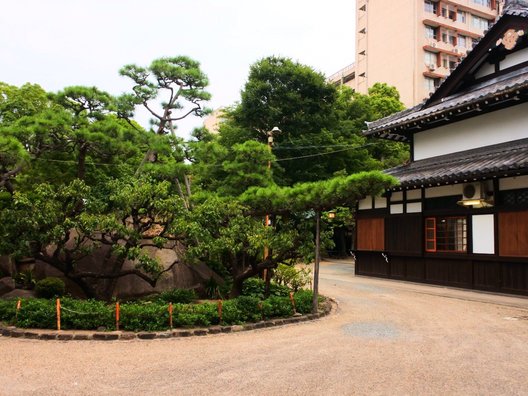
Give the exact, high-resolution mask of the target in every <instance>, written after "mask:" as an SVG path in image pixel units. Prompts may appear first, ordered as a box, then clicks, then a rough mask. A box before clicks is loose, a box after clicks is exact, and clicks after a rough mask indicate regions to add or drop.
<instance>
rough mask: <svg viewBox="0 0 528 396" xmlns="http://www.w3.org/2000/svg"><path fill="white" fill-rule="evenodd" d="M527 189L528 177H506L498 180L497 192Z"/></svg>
mask: <svg viewBox="0 0 528 396" xmlns="http://www.w3.org/2000/svg"><path fill="white" fill-rule="evenodd" d="M519 188H528V176H516V177H507V178H505V179H500V180H499V190H501V191H504V190H517V189H519Z"/></svg>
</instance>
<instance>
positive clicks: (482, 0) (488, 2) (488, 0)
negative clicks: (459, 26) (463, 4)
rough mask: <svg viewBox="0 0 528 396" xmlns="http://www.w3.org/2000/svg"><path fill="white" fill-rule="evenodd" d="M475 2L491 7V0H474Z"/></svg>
mask: <svg viewBox="0 0 528 396" xmlns="http://www.w3.org/2000/svg"><path fill="white" fill-rule="evenodd" d="M473 3H475V4H478V5H481V6H484V7H488V8H491V0H473Z"/></svg>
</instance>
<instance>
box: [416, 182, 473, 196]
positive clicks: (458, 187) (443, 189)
mask: <svg viewBox="0 0 528 396" xmlns="http://www.w3.org/2000/svg"><path fill="white" fill-rule="evenodd" d="M463 189H464V186H463V185H462V184H453V185H449V186H440V187H431V188H426V189H425V198H438V197H449V196H451V195H462V190H463Z"/></svg>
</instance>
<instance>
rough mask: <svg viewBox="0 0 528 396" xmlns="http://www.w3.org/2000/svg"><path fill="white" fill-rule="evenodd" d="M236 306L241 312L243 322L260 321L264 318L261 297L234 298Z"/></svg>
mask: <svg viewBox="0 0 528 396" xmlns="http://www.w3.org/2000/svg"><path fill="white" fill-rule="evenodd" d="M233 301H235V302H236V307H237V309H238V311H239V312H240V320H241V321H242V322H258V321H259V320H261V319H262V310H261V308H260V299H259V298H257V297H252V296H240V297H237V298H236V299H234V300H233Z"/></svg>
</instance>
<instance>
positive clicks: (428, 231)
mask: <svg viewBox="0 0 528 396" xmlns="http://www.w3.org/2000/svg"><path fill="white" fill-rule="evenodd" d="M453 220H454V226H455V227H456V230H455V231H454V234H452V233H450V231H452V230H451V229H450V227H449V225H451V227H453ZM458 220H464V223H463V229H462V232H463V234H462V236H460V235H458V232H459V230H458V224H457V221H458ZM444 224H445V225H444ZM439 227H444V228H443V229H442V230H439ZM439 231H441V232H439ZM439 234H440V235H439ZM460 237H461V238H462V239H461V240H458V238H460ZM450 238H455V243H454V246H458V245H459V244H462V246H463V249H440V248H438V245H441V246H446V245H449V242H448V241H449V239H450ZM425 251H426V252H433V253H434V252H444V253H467V217H466V216H448V217H444V216H437V217H427V218H426V219H425Z"/></svg>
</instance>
